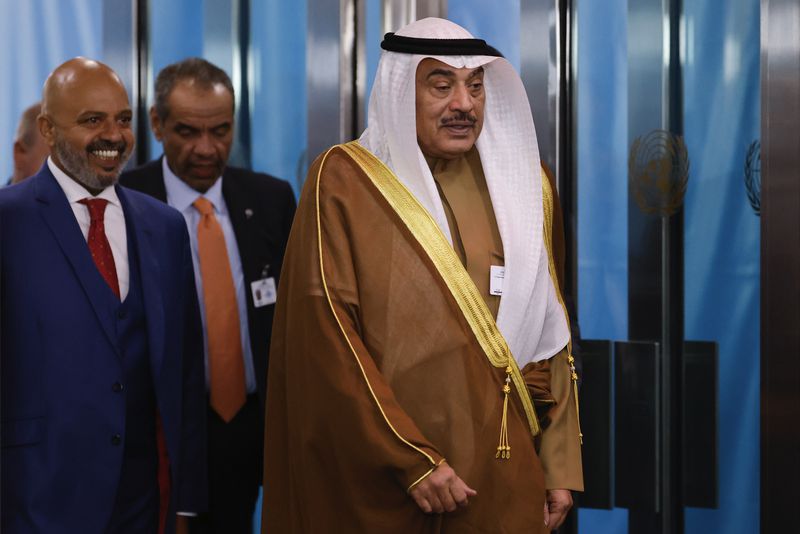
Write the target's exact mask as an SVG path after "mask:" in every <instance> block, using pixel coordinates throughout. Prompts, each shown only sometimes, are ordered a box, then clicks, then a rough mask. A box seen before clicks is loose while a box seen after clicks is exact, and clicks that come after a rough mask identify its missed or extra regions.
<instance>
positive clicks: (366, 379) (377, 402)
mask: <svg viewBox="0 0 800 534" xmlns="http://www.w3.org/2000/svg"><path fill="white" fill-rule="evenodd" d="M333 148H336V147H333ZM333 148H331V149H329V150H328V151H327V152H326V153H325V156H323V158H322V162H321V163H320V166H319V172H318V173H317V182H316V184H315V203H316V212H317V213H316V215H317V246H318V251H319V271H320V278H321V279H322V288H323V289H324V291H325V298H326V299H327V300H328V306H329V307H330V309H331V313H332V314H333V317H334V318H335V319H336V324H337V325H339V330H340V331H341V332H342V336H343V337H344V339H345V341H347V346H348V347H349V348H350V352H352V353H353V357H354V358H355V360H356V363H357V364H358V368H359V369H360V370H361V375H362V376H363V377H364V382H365V383H366V384H367V389H369V393H370V395H371V396H372V400H374V401H375V405H376V406H377V407H378V410H379V411H380V413H381V415H382V416H383V420H384V421H386V424H387V425H388V426H389V428H390V429H391V430H392V433H393V434H394V435H395V436H397V438H398V439H399V440H400V441H401V442H403V443H404V444H406V445H408V446H409V447H411V448H412V449H414V450H415V451H417V452H418V453H420V454H422V455H423V456H425V458H427V459H428V461H429V462H430V464H431V465H432V466H433V467H431V469H429V470H428V471H427V472H426V473H425V474H424V475H422V476H421V477H420V478H419V479H418V480H417V481H416V482H414V483H413V484H412V485H411V486H410V487H409V488H408V491H411V489H412V488H413V487H414V486H415V485H417V484H418V483H419V482H420V481H422V480H423V479H424V478H425V477H427V476H428V475H430V474H431V473H432V472H433V470H434V469H435V468H436V466H437V465H438V464H437V463H436V462H435V461H434V459H433V457H432V456H431V455H430V454H428V453H427V452H425V451H424V450H422V449H420V448H419V447H417V446H416V445H414V444H413V443H411V442H410V441H408V440H407V439H405V438H404V437H403V436H401V435H400V433H399V432H398V431H397V429H396V428H395V427H394V425H392V422H391V421H389V418H388V417H387V416H386V412H384V410H383V406H381V402H380V400H378V396H377V395H376V394H375V390H373V389H372V384H370V381H369V377H368V376H367V373H366V371H365V370H364V365H363V364H362V363H361V359H360V358H359V357H358V353H357V352H356V349H355V348H354V347H353V344H352V343H351V342H350V338H349V337H348V335H347V332H346V331H345V329H344V327H343V326H342V322H341V321H340V320H339V316H338V315H337V314H336V310H335V308H334V307H333V301H332V300H331V295H330V292H329V291H328V283H327V281H326V279H325V263H324V261H323V258H322V222H321V216H320V207H319V184H320V178H321V176H322V169H324V168H325V160H326V159H327V158H328V155H329V154H330V153H331V150H333Z"/></svg>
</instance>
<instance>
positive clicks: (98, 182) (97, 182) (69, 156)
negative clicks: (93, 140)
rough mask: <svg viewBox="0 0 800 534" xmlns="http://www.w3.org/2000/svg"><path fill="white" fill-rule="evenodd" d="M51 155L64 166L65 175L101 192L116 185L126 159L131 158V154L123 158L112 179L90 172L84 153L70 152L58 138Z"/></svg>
mask: <svg viewBox="0 0 800 534" xmlns="http://www.w3.org/2000/svg"><path fill="white" fill-rule="evenodd" d="M53 153H54V154H55V155H56V157H57V158H58V160H59V161H60V162H61V164H62V165H63V166H64V170H65V171H67V174H69V175H70V176H71V177H72V178H73V179H74V180H75V181H77V182H78V183H80V184H83V185H84V186H85V187H86V188H87V189H90V190H94V191H99V190H103V189H105V188H106V187H108V186H111V185H114V184H116V183H117V181H118V180H119V175H120V173H121V172H122V169H123V168H124V167H125V163H127V162H128V159H129V158H130V157H131V153H130V152H129V153H128V154H127V155H126V156H124V159H123V162H122V165H120V166H119V171H117V172H116V173H115V174H114V176H113V177H108V176H101V175H98V174H97V173H95V172H94V171H92V169H91V167H90V166H89V156H88V155H87V154H86V153H85V152H75V151H74V150H72V147H71V146H70V145H69V143H67V142H66V141H64V140H63V139H61V138H60V137H58V136H56V138H55V143H54V145H53Z"/></svg>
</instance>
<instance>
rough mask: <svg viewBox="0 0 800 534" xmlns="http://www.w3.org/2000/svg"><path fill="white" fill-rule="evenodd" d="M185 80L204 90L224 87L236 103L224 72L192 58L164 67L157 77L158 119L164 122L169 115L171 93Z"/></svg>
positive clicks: (210, 64)
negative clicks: (168, 102) (217, 86)
mask: <svg viewBox="0 0 800 534" xmlns="http://www.w3.org/2000/svg"><path fill="white" fill-rule="evenodd" d="M184 80H191V81H192V82H194V83H195V84H196V85H197V86H198V87H200V88H202V89H211V88H213V87H214V86H215V85H222V86H224V87H225V89H227V90H228V91H230V93H231V96H232V97H233V99H234V102H235V101H236V93H235V92H234V90H233V84H232V83H231V79H230V77H229V76H228V74H227V73H226V72H225V71H224V70H222V69H221V68H219V67H217V66H216V65H214V64H213V63H211V62H210V61H206V60H205V59H203V58H199V57H190V58H187V59H184V60H181V61H178V62H177V63H173V64H172V65H168V66H166V67H164V68H163V69H161V72H159V73H158V76H157V77H156V102H155V108H156V113H157V114H158V118H159V119H161V120H162V121H163V120H165V119H166V118H167V115H169V106H168V105H167V100H168V99H169V95H170V93H171V92H172V90H173V89H174V88H175V85H176V84H178V82H181V81H184ZM234 105H235V104H234Z"/></svg>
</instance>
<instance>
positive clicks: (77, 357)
mask: <svg viewBox="0 0 800 534" xmlns="http://www.w3.org/2000/svg"><path fill="white" fill-rule="evenodd" d="M43 96H44V98H43V101H42V114H41V116H40V117H39V130H40V132H41V133H42V135H43V136H44V138H45V140H46V141H47V144H48V145H49V146H50V148H51V153H52V155H51V157H50V158H49V159H48V160H47V162H46V164H45V165H44V166H42V169H41V170H40V171H39V172H38V174H36V175H35V176H33V177H32V178H30V179H28V180H26V181H24V182H22V183H20V184H18V185H15V186H11V187H7V188H4V189H2V190H0V303H1V304H2V307H1V308H0V328H1V329H2V337H1V339H0V344H1V346H0V348H1V349H2V351H1V352H0V365H1V366H2V369H1V372H0V376H1V378H0V380H2V384H1V387H0V396H1V397H2V399H1V401H2V404H1V408H0V411H1V412H2V428H0V435H2V459H1V460H0V471H2V475H1V478H2V487H1V488H0V492H2V503H1V506H0V507H1V508H2V512H1V516H2V521H1V527H0V530H2V531H3V532H9V533H11V532H13V533H15V534H18V533H23V534H25V533H44V532H46V533H48V534H49V533H56V534H58V533H65V534H66V533H70V534H71V533H75V532H81V533H97V534H101V533H106V532H114V533H155V532H156V531H157V530H159V523H160V522H161V525H160V529H162V530H165V531H166V532H168V533H169V532H173V531H174V529H175V513H176V512H178V511H184V512H194V513H196V512H201V511H202V510H203V509H204V508H205V500H206V496H205V489H206V488H205V483H206V476H205V467H206V460H205V445H206V444H205V414H204V411H203V410H204V403H203V367H202V365H203V364H202V354H203V347H202V345H201V342H202V337H201V334H200V318H199V310H198V304H197V296H196V294H195V292H194V278H193V272H192V264H191V251H190V247H189V239H188V235H187V233H186V228H185V226H184V224H183V220H182V218H181V216H180V214H179V213H177V212H176V211H175V210H172V209H170V208H168V207H166V206H164V205H163V204H161V203H159V202H156V201H154V200H153V199H151V198H149V197H147V196H146V195H142V194H141V193H138V192H135V191H130V190H126V189H125V188H123V187H120V186H117V185H115V184H116V182H117V179H118V177H119V174H120V171H121V169H122V167H123V166H124V164H125V162H126V161H127V159H128V157H129V156H130V153H131V150H132V148H133V144H134V138H133V134H132V132H131V117H132V112H131V109H130V105H129V103H128V96H127V93H126V92H125V88H124V86H123V85H122V82H121V81H120V79H119V78H118V77H117V75H116V74H115V73H114V72H113V71H112V70H111V69H110V68H108V67H107V66H105V65H103V64H102V63H98V62H96V61H92V60H88V59H84V58H76V59H73V60H70V61H67V62H66V63H64V64H63V65H61V66H59V67H58V68H56V69H55V70H54V71H53V73H52V74H51V75H50V77H49V78H48V79H47V82H46V83H45V86H44V95H43ZM160 460H161V461H160ZM167 464H168V466H167ZM160 468H162V469H163V471H160V470H159V469H160ZM161 475H163V479H162V477H161ZM161 480H163V482H164V483H165V486H162V488H163V489H164V490H166V491H165V492H164V493H163V494H162V495H160V494H159V493H160V492H159V489H160V488H159V482H160V481H161ZM166 486H169V488H167V487H166Z"/></svg>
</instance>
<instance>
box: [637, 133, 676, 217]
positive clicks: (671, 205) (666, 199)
mask: <svg viewBox="0 0 800 534" xmlns="http://www.w3.org/2000/svg"><path fill="white" fill-rule="evenodd" d="M628 179H629V181H630V191H631V193H632V194H633V198H634V199H635V200H636V204H637V205H638V206H639V209H641V210H642V211H643V212H644V213H648V214H653V215H660V216H662V217H669V216H670V215H673V214H674V213H675V212H676V211H678V209H680V207H681V206H682V205H683V197H684V195H685V194H686V186H687V184H688V183H689V154H688V152H687V150H686V143H684V141H683V138H682V137H680V136H677V135H673V134H672V133H670V132H668V131H666V130H653V131H651V132H650V133H648V134H647V135H644V136H641V137H637V138H636V139H635V140H634V142H633V144H632V145H631V152H630V156H629V157H628Z"/></svg>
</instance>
